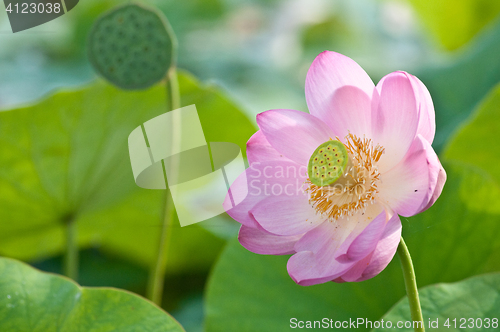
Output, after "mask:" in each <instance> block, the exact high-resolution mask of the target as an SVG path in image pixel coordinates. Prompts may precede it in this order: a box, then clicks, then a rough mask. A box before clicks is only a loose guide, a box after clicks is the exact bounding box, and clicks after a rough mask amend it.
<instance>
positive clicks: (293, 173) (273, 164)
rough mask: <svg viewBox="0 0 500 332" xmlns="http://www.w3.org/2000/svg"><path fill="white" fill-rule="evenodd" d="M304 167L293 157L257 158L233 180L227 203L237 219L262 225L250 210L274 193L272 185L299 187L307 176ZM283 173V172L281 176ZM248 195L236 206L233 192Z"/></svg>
mask: <svg viewBox="0 0 500 332" xmlns="http://www.w3.org/2000/svg"><path fill="white" fill-rule="evenodd" d="M303 173H305V171H304V167H302V168H301V167H300V166H299V165H298V164H296V163H294V162H293V161H275V160H274V161H268V162H254V163H252V164H251V165H250V167H249V168H247V169H246V170H245V172H244V173H243V174H241V175H240V176H239V177H238V178H236V180H235V181H234V182H233V183H232V184H231V186H230V188H229V191H228V194H227V195H226V199H225V200H224V203H223V207H224V209H225V210H226V212H227V214H229V215H230V216H231V218H233V219H234V220H236V221H238V222H240V223H242V224H243V225H246V226H248V227H253V228H256V227H258V224H257V222H256V221H255V219H254V217H253V216H252V215H251V214H249V211H250V210H251V209H252V208H253V207H254V206H255V205H256V204H257V203H258V202H260V201H262V200H263V199H264V198H266V197H268V196H270V195H272V192H271V188H273V186H274V187H278V188H287V189H288V191H289V192H290V191H294V192H295V191H296V190H297V188H296V187H297V185H298V184H300V185H301V184H302V183H303V182H304V180H305V175H304V174H303ZM281 174H283V176H281ZM230 193H231V194H232V195H235V196H239V195H242V193H243V195H245V194H246V197H245V199H243V201H241V202H240V203H239V204H238V205H236V206H234V207H233V204H232V201H231V196H230Z"/></svg>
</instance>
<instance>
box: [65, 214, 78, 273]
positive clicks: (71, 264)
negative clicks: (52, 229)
mask: <svg viewBox="0 0 500 332" xmlns="http://www.w3.org/2000/svg"><path fill="white" fill-rule="evenodd" d="M77 231H78V230H77V225H76V222H75V220H69V221H68V222H67V223H66V255H65V257H64V274H65V275H66V276H67V277H68V278H71V279H73V280H75V281H76V280H77V278H78V239H77V235H78V233H77Z"/></svg>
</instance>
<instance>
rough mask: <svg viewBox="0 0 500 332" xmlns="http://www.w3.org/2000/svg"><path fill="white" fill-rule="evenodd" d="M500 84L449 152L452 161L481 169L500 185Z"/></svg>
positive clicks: (457, 135) (464, 128)
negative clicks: (499, 135) (499, 139)
mask: <svg viewBox="0 0 500 332" xmlns="http://www.w3.org/2000/svg"><path fill="white" fill-rule="evenodd" d="M499 132H500V84H499V85H497V86H496V87H495V88H494V89H493V90H492V91H491V92H490V93H489V94H488V96H487V98H486V99H485V100H484V101H483V102H482V103H481V104H480V105H479V106H478V108H477V109H476V111H475V112H474V114H472V116H471V118H470V119H469V120H468V121H467V122H466V123H464V124H463V125H462V127H461V128H460V129H459V130H458V131H457V133H456V134H455V136H454V138H453V140H452V141H451V143H450V144H449V145H448V146H447V148H446V150H445V153H444V155H445V157H446V158H447V159H448V160H456V161H459V162H462V163H464V164H468V165H473V166H477V167H480V168H481V169H483V170H485V171H486V172H488V174H490V175H491V176H492V179H493V180H494V182H495V184H496V185H497V187H499V186H500V167H499V163H500V145H499V144H498V133H499Z"/></svg>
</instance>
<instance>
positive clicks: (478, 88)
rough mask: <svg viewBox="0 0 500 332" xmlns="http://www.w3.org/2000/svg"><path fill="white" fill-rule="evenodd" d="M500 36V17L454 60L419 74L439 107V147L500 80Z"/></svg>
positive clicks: (436, 141)
mask: <svg viewBox="0 0 500 332" xmlns="http://www.w3.org/2000/svg"><path fill="white" fill-rule="evenodd" d="M497 3H498V4H500V2H497ZM499 39H500V19H499V20H496V22H495V23H494V24H493V25H492V26H491V27H489V28H488V29H486V30H485V31H484V32H483V33H481V34H480V35H478V36H477V38H475V39H474V40H473V41H472V42H471V43H469V44H468V46H467V48H466V49H465V50H464V51H463V52H461V53H460V54H459V55H458V56H457V57H454V58H453V60H452V62H451V63H448V64H443V63H440V64H437V65H434V66H432V67H430V68H426V69H425V70H421V71H420V72H418V73H417V76H418V77H419V78H420V79H421V80H422V81H423V82H424V83H425V85H426V86H427V88H428V89H429V91H430V93H431V95H432V99H433V102H434V106H435V109H436V122H437V133H436V139H435V140H434V144H433V146H434V147H435V148H437V149H438V150H440V149H441V148H442V147H443V145H444V144H445V143H446V140H447V139H448V137H449V136H450V134H452V133H453V132H454V130H455V129H456V128H457V126H458V125H460V124H461V123H462V122H463V121H464V120H466V119H467V117H468V116H469V115H470V113H471V112H472V110H473V109H474V108H475V107H476V106H477V104H478V103H479V102H480V101H481V100H483V98H484V97H485V96H486V94H487V93H488V92H489V91H490V90H491V89H492V88H493V87H494V86H495V85H496V84H497V83H498V82H500V61H498V54H500V43H499V42H498V40H499Z"/></svg>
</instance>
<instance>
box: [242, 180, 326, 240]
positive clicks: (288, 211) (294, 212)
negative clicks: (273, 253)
mask: <svg viewBox="0 0 500 332" xmlns="http://www.w3.org/2000/svg"><path fill="white" fill-rule="evenodd" d="M290 188H291V187H290ZM284 190H285V188H284ZM290 192H291V189H290ZM250 213H251V214H252V215H253V216H254V217H255V219H256V220H257V222H258V223H259V224H260V225H261V226H262V228H264V229H265V230H266V231H268V232H270V233H273V234H277V235H300V234H304V233H306V232H308V231H310V230H311V229H313V228H314V227H316V226H318V225H319V224H321V223H322V222H323V221H324V220H325V217H322V216H321V215H319V214H317V213H316V211H315V210H314V209H313V207H312V206H311V204H309V201H308V197H307V195H305V194H300V195H296V194H294V195H290V196H287V195H271V196H269V197H266V198H265V199H264V200H262V201H260V202H259V203H258V204H257V205H255V207H254V208H253V209H252V210H250Z"/></svg>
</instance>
